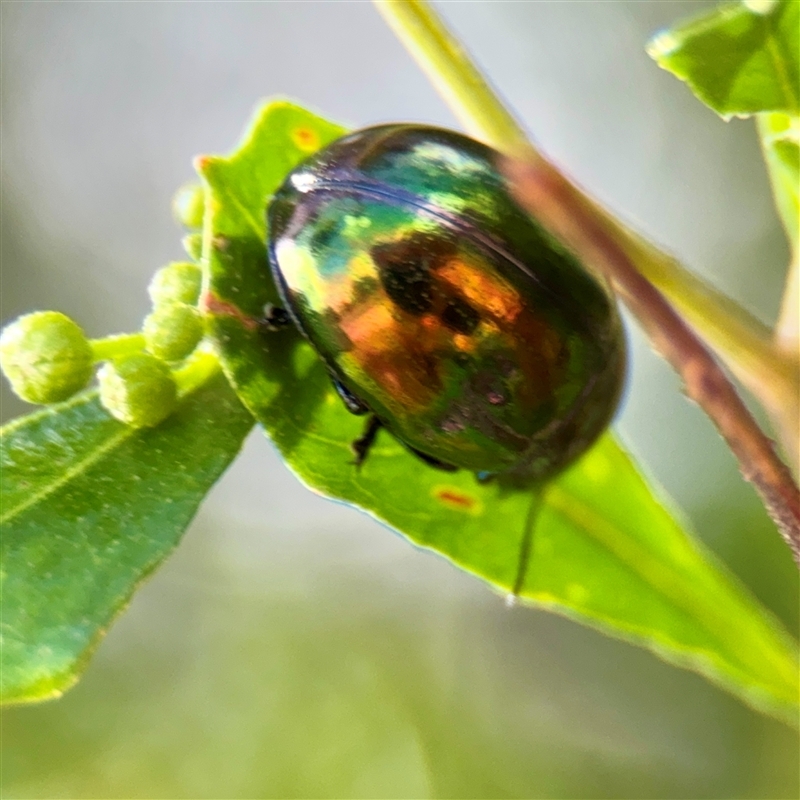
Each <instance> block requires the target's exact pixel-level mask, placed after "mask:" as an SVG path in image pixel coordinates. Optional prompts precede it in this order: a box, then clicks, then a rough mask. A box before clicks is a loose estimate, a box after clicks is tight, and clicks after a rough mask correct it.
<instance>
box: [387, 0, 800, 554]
mask: <svg viewBox="0 0 800 800" xmlns="http://www.w3.org/2000/svg"><path fill="white" fill-rule="evenodd" d="M374 2H375V4H376V6H377V8H378V10H379V11H380V12H381V13H382V14H383V16H384V18H385V19H386V21H387V22H388V23H389V25H390V26H391V27H392V28H393V30H394V31H395V33H396V34H397V35H398V37H399V38H400V39H401V41H402V42H403V43H404V44H405V45H406V47H407V48H408V49H409V50H410V51H411V54H412V55H413V56H414V57H415V58H416V60H417V61H418V62H419V64H420V66H421V67H422V69H423V70H424V71H425V72H426V73H427V74H428V76H429V77H430V78H431V80H432V81H433V83H434V84H435V85H436V86H437V88H439V90H440V92H441V93H442V95H443V96H444V99H445V100H446V101H447V102H448V104H449V105H450V106H451V108H452V109H453V111H454V112H455V113H456V115H457V116H458V117H459V118H460V119H461V121H462V122H463V123H464V124H465V126H466V127H467V128H468V130H469V131H470V132H471V133H473V134H474V135H477V136H478V137H479V138H482V139H484V140H485V141H487V143H488V144H490V145H492V146H493V147H495V148H496V149H498V150H500V151H501V152H503V153H505V154H506V155H507V156H509V158H508V159H506V163H505V165H504V168H505V171H506V174H507V176H508V177H509V180H510V182H511V184H512V188H513V189H514V191H515V193H516V196H517V199H518V200H519V201H520V202H521V203H522V205H523V206H524V207H525V208H526V209H527V210H528V211H529V212H530V213H531V214H532V215H533V216H535V217H536V219H538V220H539V221H541V222H542V223H543V224H544V225H545V227H547V228H549V229H550V230H551V231H553V232H554V233H555V234H556V235H557V236H558V237H559V238H560V239H561V240H562V241H564V242H565V244H567V246H569V247H571V248H573V250H575V252H576V253H577V254H578V256H579V257H582V258H583V259H584V261H585V263H587V264H589V265H591V266H593V267H594V268H596V269H598V270H599V271H600V272H601V273H603V274H604V275H605V276H606V277H607V278H608V279H609V280H611V281H612V282H613V284H614V286H615V288H616V289H617V290H618V291H620V292H621V294H622V295H623V297H624V299H625V302H626V304H627V305H628V306H629V308H630V309H631V310H632V311H633V313H634V314H635V315H636V316H637V318H638V319H639V322H640V324H641V325H642V327H643V328H644V330H645V331H646V332H647V334H648V336H649V337H650V339H651V340H652V341H653V343H654V345H655V346H656V348H657V349H658V350H659V351H660V352H661V353H662V355H664V357H665V358H666V359H667V360H668V361H669V362H670V364H672V366H673V367H674V368H675V370H676V371H677V372H678V373H679V374H680V375H681V376H682V378H683V380H684V382H685V385H686V391H687V394H689V396H690V397H692V398H693V399H694V400H696V401H697V402H698V403H699V404H700V405H701V406H702V408H703V409H704V410H705V411H706V413H707V414H708V415H709V416H710V417H711V419H712V421H713V422H714V424H715V425H716V426H717V429H718V430H719V431H720V433H721V434H722V435H723V437H724V438H725V440H726V442H727V443H728V445H729V446H730V448H731V449H732V451H733V452H734V454H735V455H736V457H737V458H738V460H739V463H740V466H741V469H742V473H743V474H744V476H745V478H746V479H748V480H750V481H751V482H752V483H753V484H754V485H755V487H756V489H757V490H758V492H759V494H760V495H761V497H762V500H763V502H764V505H765V506H766V508H767V510H768V511H769V513H770V515H771V516H772V517H773V519H774V520H775V522H776V524H777V525H778V528H779V530H780V531H781V534H782V535H783V536H784V538H785V539H786V541H787V543H788V544H789V546H790V548H791V549H792V552H793V554H794V556H795V559H796V560H797V561H798V564H799V565H800V491H798V488H797V486H796V485H795V484H794V482H793V480H792V476H791V473H790V471H789V470H788V469H787V467H786V466H785V464H783V463H782V462H781V460H780V458H778V456H777V455H776V454H775V451H774V449H773V446H772V443H771V442H770V441H769V439H768V438H767V437H766V436H765V435H764V433H763V432H762V431H761V430H760V428H759V427H758V425H757V423H756V422H755V420H754V419H753V417H752V416H751V415H750V413H749V411H748V410H747V407H746V406H745V405H744V403H743V402H742V401H741V399H740V398H739V396H738V395H737V394H736V390H735V389H734V387H733V385H732V384H731V383H730V381H729V380H728V378H727V377H726V375H725V373H724V372H723V371H722V369H721V368H720V367H719V365H718V364H717V363H716V361H715V360H714V358H713V357H712V356H711V354H710V353H709V352H708V351H707V350H706V348H705V347H704V346H703V344H702V343H701V342H700V341H699V340H698V338H697V337H696V336H695V335H694V333H693V332H692V330H691V329H690V328H689V327H688V325H687V323H686V322H685V321H684V319H682V318H681V316H680V315H679V314H678V313H676V311H675V310H674V309H673V308H672V306H670V304H669V303H668V302H667V301H666V300H665V298H664V296H663V295H662V294H661V291H663V292H664V295H666V296H667V297H669V298H670V299H671V300H672V301H673V302H674V303H675V305H676V306H677V307H678V308H680V310H681V311H682V312H683V313H684V314H685V315H686V318H687V320H689V321H691V323H692V324H693V325H694V326H695V327H696V328H697V330H698V331H699V332H700V333H701V334H702V335H703V336H704V338H705V339H706V340H707V341H708V342H709V343H710V344H711V345H712V346H713V347H714V348H715V350H716V351H717V352H718V353H719V354H720V356H721V357H722V358H723V359H724V360H725V361H726V363H728V364H729V365H730V367H731V368H732V369H733V370H734V371H735V372H736V374H737V375H738V376H739V377H740V378H741V379H742V380H743V381H744V382H746V384H747V385H748V386H749V387H750V388H751V390H752V391H753V392H754V393H755V394H756V396H757V397H758V398H759V399H760V400H761V401H762V402H763V403H764V405H765V406H766V407H767V408H768V409H769V410H770V411H773V412H774V411H775V409H776V408H783V407H784V406H785V404H786V400H787V397H790V396H791V394H792V393H793V391H794V389H795V386H796V381H797V376H798V369H797V362H796V361H795V359H794V358H793V357H792V356H791V355H787V354H786V353H785V352H782V351H781V350H779V349H778V348H777V347H776V346H775V344H774V342H773V340H772V335H771V333H770V332H769V330H768V329H767V328H766V327H765V326H763V325H761V324H760V323H759V322H758V321H756V320H755V319H754V318H753V317H752V316H751V315H750V314H748V313H747V312H746V311H745V310H744V309H741V308H739V307H738V306H737V305H736V304H735V303H734V302H733V301H732V300H731V299H729V298H727V297H726V296H725V295H723V294H721V293H720V292H718V291H717V290H716V289H713V288H712V287H710V286H708V285H706V284H704V283H703V282H702V281H701V280H700V279H699V278H698V277H696V276H693V275H691V274H690V273H689V272H687V271H686V270H684V269H683V268H681V267H680V266H679V265H678V264H677V262H676V261H675V260H673V259H672V258H670V257H669V256H668V255H666V254H664V253H662V252H660V251H659V250H658V249H657V248H656V247H655V246H653V245H652V244H650V243H649V242H647V241H646V240H644V239H643V238H642V237H640V236H638V235H637V234H635V233H633V232H632V231H630V230H628V229H627V228H626V227H625V226H624V225H623V224H622V223H621V222H619V221H618V220H616V219H615V218H614V217H613V216H612V215H611V214H610V213H609V212H607V211H606V210H605V209H602V208H601V207H600V206H599V205H598V204H597V203H596V202H595V201H593V200H592V199H590V198H589V197H587V196H586V195H585V194H584V193H583V192H582V191H581V190H580V189H578V188H577V187H576V186H574V185H573V184H572V183H570V181H568V180H567V179H566V178H565V177H564V176H563V175H562V174H561V173H560V172H559V171H558V170H557V169H556V168H555V167H554V166H552V165H551V164H550V163H549V162H548V161H547V160H546V159H545V158H544V157H543V156H542V154H541V153H539V152H538V151H537V150H536V149H535V148H534V147H533V146H532V145H531V144H530V143H529V142H528V141H527V137H526V136H525V133H524V131H523V129H522V128H521V126H520V125H519V124H518V123H517V122H516V120H515V119H514V117H513V116H512V115H511V114H510V113H509V112H508V111H507V109H506V108H505V107H504V105H503V103H502V102H501V101H500V99H499V98H498V97H497V95H496V94H495V93H494V92H493V91H492V90H491V88H490V86H489V84H488V82H487V81H486V80H485V79H484V78H483V77H482V76H481V73H480V71H479V70H478V68H477V67H476V66H475V64H474V63H473V62H472V61H471V59H470V58H469V56H468V55H467V53H466V51H465V50H464V48H463V47H462V46H461V45H460V44H459V42H458V41H457V40H456V39H455V38H454V37H453V36H452V35H451V34H450V33H449V32H448V31H447V29H446V28H445V26H444V25H443V23H442V22H441V20H440V19H439V18H438V16H437V15H436V13H435V12H434V11H433V9H432V8H431V7H430V5H428V4H427V3H426V2H425V0H374ZM656 287H657V288H656ZM659 290H661V291H659ZM789 446H790V447H791V444H790V445H789Z"/></svg>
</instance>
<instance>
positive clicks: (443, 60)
mask: <svg viewBox="0 0 800 800" xmlns="http://www.w3.org/2000/svg"><path fill="white" fill-rule="evenodd" d="M374 2H375V6H376V7H377V9H378V11H380V13H381V14H382V15H383V18H384V19H385V20H386V22H387V24H388V25H389V27H391V28H392V30H393V31H394V32H395V33H396V34H397V37H398V38H399V39H400V40H401V41H402V42H403V44H404V45H405V46H406V47H407V48H408V50H410V51H411V54H412V55H413V56H414V59H415V60H416V62H417V63H418V64H419V65H420V66H421V67H422V69H423V70H424V71H425V74H426V75H427V76H428V78H429V79H430V80H431V82H432V83H433V84H434V85H435V86H436V88H437V89H438V90H439V92H440V93H441V94H442V95H443V96H444V99H445V101H446V102H447V104H448V105H449V106H450V108H451V109H452V110H453V111H454V112H455V114H456V115H457V116H458V118H459V119H460V120H461V122H462V123H463V124H464V125H465V126H466V128H467V129H468V130H469V131H470V132H471V133H472V134H473V135H474V136H476V137H477V138H479V139H484V140H485V141H486V142H487V144H490V145H492V146H493V147H496V148H498V149H500V150H503V151H509V150H510V151H514V150H516V149H527V148H529V147H530V144H529V142H528V136H527V134H526V133H525V130H524V129H523V127H522V126H521V125H520V124H519V122H517V120H516V119H515V117H514V115H513V114H512V113H511V112H510V111H509V110H508V109H507V108H506V107H505V106H504V105H503V103H502V102H500V100H499V98H498V96H497V93H496V92H495V91H494V90H493V89H492V87H491V86H490V85H489V82H488V81H487V80H486V78H485V77H484V76H483V75H482V74H481V72H480V70H479V69H478V68H477V66H476V65H475V63H474V62H473V61H472V59H471V58H470V57H469V54H468V53H467V52H466V50H464V48H463V47H462V46H461V43H460V42H459V41H458V39H456V38H455V37H454V36H453V35H452V34H451V33H450V31H448V30H447V28H446V27H445V26H444V24H443V23H442V21H441V20H440V19H439V17H438V15H437V14H436V12H435V11H434V10H433V9H432V8H431V7H430V6H429V5H428V4H427V3H426V2H424V0H374Z"/></svg>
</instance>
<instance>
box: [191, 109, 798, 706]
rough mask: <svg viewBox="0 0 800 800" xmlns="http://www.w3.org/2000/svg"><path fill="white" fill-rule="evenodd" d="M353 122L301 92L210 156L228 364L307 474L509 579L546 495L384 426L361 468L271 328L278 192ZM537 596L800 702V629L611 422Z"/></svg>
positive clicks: (679, 658) (328, 404)
mask: <svg viewBox="0 0 800 800" xmlns="http://www.w3.org/2000/svg"><path fill="white" fill-rule="evenodd" d="M341 132H342V129H341V128H338V127H336V126H333V125H331V124H330V123H328V122H326V121H324V120H321V119H320V118H318V117H316V116H314V115H313V114H311V113H310V112H307V111H305V110H303V109H302V108H299V107H296V106H292V105H290V104H288V103H284V102H281V103H273V104H268V105H266V106H265V107H264V108H263V109H262V110H261V111H260V112H259V113H258V114H257V116H256V118H255V120H254V122H253V124H252V127H251V128H250V130H249V132H248V133H247V135H246V137H245V139H244V141H243V143H242V145H241V147H240V148H239V149H238V150H237V151H236V152H235V153H234V154H233V155H232V156H230V157H229V158H219V157H213V158H211V157H209V158H204V159H201V160H200V161H199V162H198V166H199V169H200V173H201V176H202V177H203V178H204V180H205V181H206V185H207V187H208V191H209V195H208V197H209V198H210V206H209V209H210V213H209V214H208V215H207V217H206V225H207V227H206V230H205V239H204V241H205V250H204V257H203V261H204V267H205V269H206V271H207V278H206V280H207V286H208V289H207V291H206V293H205V294H204V297H203V299H202V302H203V303H204V304H205V305H206V307H207V308H208V309H209V310H210V312H211V314H212V330H213V334H212V335H213V336H214V337H215V338H216V341H217V343H218V345H219V348H220V350H221V358H222V362H223V368H224V369H225V371H226V374H227V375H228V377H229V378H230V380H231V382H232V384H233V385H234V387H235V388H236V390H237V392H238V393H239V396H240V397H241V398H242V400H243V402H244V403H245V404H246V405H247V406H248V408H249V409H250V411H251V412H252V413H253V414H254V415H255V416H256V418H257V419H258V420H259V421H260V422H261V423H262V424H263V425H264V427H265V429H266V431H267V433H268V435H269V436H270V437H271V438H272V440H273V441H274V442H275V444H276V445H277V447H278V448H279V449H280V451H281V453H282V454H283V456H284V458H285V459H286V461H287V462H288V464H289V465H290V466H291V468H292V469H293V470H294V471H295V473H296V474H297V475H298V477H299V478H300V479H301V480H302V481H304V482H305V483H306V484H307V485H308V486H309V487H311V488H312V489H313V490H315V491H317V492H321V493H323V494H326V495H329V496H331V497H335V498H339V499H342V500H345V501H347V502H349V503H353V504H355V505H357V506H360V507H361V508H363V509H365V510H367V511H368V512H369V513H371V514H373V515H374V516H375V517H377V518H378V519H380V520H382V521H384V522H386V523H387V524H388V525H390V526H391V527H393V528H395V529H397V530H398V531H401V532H402V533H403V534H404V535H405V536H406V537H407V538H408V539H409V540H411V541H412V542H413V543H415V544H417V545H419V546H421V547H425V548H429V549H431V550H434V551H435V552H437V553H440V554H441V555H443V556H445V557H447V558H448V559H450V560H451V561H452V562H453V563H455V564H457V565H458V566H460V567H461V568H463V569H465V570H467V571H469V572H472V573H474V574H475V575H478V576H479V577H481V578H483V579H484V580H486V581H488V582H489V583H490V584H492V585H493V586H494V587H496V588H497V589H499V590H500V591H502V592H508V591H509V590H510V588H511V586H512V585H513V582H514V579H515V577H516V573H517V568H518V563H519V553H520V546H521V542H522V537H523V529H524V526H525V519H526V515H527V514H528V509H529V507H530V504H531V496H530V494H529V493H527V492H524V491H512V490H509V489H507V488H506V489H504V488H503V487H501V486H499V485H497V484H492V483H488V484H480V483H478V482H477V481H476V479H475V477H474V476H473V475H471V474H469V473H466V472H463V471H461V472H457V473H447V474H446V473H442V472H439V471H436V470H433V469H430V468H427V467H425V466H423V465H422V464H421V463H420V462H419V460H417V459H416V458H415V457H413V456H412V455H410V454H409V452H408V451H407V450H406V449H405V448H403V447H402V446H401V445H400V444H399V443H397V442H396V441H395V440H393V439H392V437H391V436H389V435H388V434H386V433H385V432H384V433H382V434H381V435H380V436H379V439H378V443H377V446H376V447H375V449H374V450H373V451H371V453H370V458H369V459H368V460H367V462H366V463H365V464H364V466H363V467H362V468H361V470H360V471H357V470H356V469H355V468H354V467H353V466H352V463H351V462H352V453H351V451H350V447H349V446H350V442H351V441H352V440H353V439H354V438H356V437H357V436H358V435H359V433H360V432H361V428H362V426H363V420H362V419H359V418H355V417H353V416H352V415H350V414H348V413H347V412H346V411H345V409H344V407H343V404H342V402H341V400H340V399H339V397H338V396H337V395H336V393H335V392H334V390H333V389H332V387H331V384H330V380H329V378H328V375H327V372H326V369H325V367H324V366H323V364H322V363H321V361H320V359H319V358H318V357H317V356H316V354H315V353H314V352H313V351H312V350H311V348H310V347H309V346H308V345H307V344H306V343H305V341H304V340H303V339H302V338H301V337H300V336H299V334H298V333H297V332H296V331H294V330H287V331H281V332H276V333H266V334H265V333H262V332H260V331H259V326H258V324H257V319H258V318H259V317H260V316H261V315H262V313H263V307H264V304H265V303H269V302H275V301H276V300H277V293H276V290H275V287H274V285H273V283H272V280H271V277H270V272H269V268H268V263H267V260H266V251H265V246H264V236H265V230H264V208H265V205H266V203H267V200H268V198H269V196H270V194H271V193H273V192H274V191H275V189H276V188H277V186H278V185H279V184H280V183H281V182H282V180H283V178H284V177H285V175H286V172H287V171H288V170H289V169H291V168H292V167H293V166H294V165H295V164H297V163H298V162H299V161H300V160H302V158H303V157H304V156H305V154H306V152H307V150H303V149H302V148H300V147H298V146H297V142H298V141H300V142H306V141H309V140H316V142H317V143H318V144H319V145H322V144H324V143H326V142H328V141H329V140H331V139H333V138H335V137H337V136H338V135H339V134H340V133H341ZM521 595H522V598H523V599H524V600H525V601H529V602H531V603H534V604H536V605H539V606H541V607H546V608H549V609H551V610H553V611H557V612H558V613H561V614H565V615H567V616H570V617H572V618H574V619H576V620H579V621H581V622H583V623H585V624H589V625H592V626H594V627H597V628H600V629H602V630H604V631H606V632H607V633H609V634H611V635H614V636H617V637H620V638H624V639H627V640H629V641H632V642H635V643H637V644H640V645H643V646H646V647H649V648H650V649H651V650H653V651H655V652H656V653H657V654H658V655H660V656H661V657H662V658H664V659H666V660H668V661H671V662H673V663H675V664H679V665H681V666H684V667H688V668H690V669H693V670H696V671H697V672H700V673H701V674H703V675H705V676H706V677H708V678H710V679H711V680H713V681H716V682H717V683H719V684H721V685H722V686H724V687H726V688H727V689H729V690H730V691H732V692H734V693H735V694H737V695H738V696H739V697H741V698H742V699H744V700H746V701H747V702H749V703H751V704H753V705H754V706H757V707H759V708H761V709H764V710H767V711H768V712H769V713H772V714H774V715H776V716H779V717H781V718H784V719H787V720H795V721H796V718H797V702H798V677H797V662H796V659H797V648H796V644H795V643H794V642H793V641H792V640H791V638H790V637H789V636H788V635H787V634H786V633H785V632H784V631H783V630H782V629H781V628H780V627H779V626H778V624H777V623H776V622H775V620H774V619H773V618H772V617H771V616H770V615H769V613H768V612H767V611H765V610H764V609H763V608H762V607H761V606H760V605H759V604H758V603H757V601H756V600H755V599H754V598H753V597H751V596H750V595H749V594H748V593H747V592H746V591H745V589H744V588H743V587H741V586H740V585H739V584H738V583H737V582H736V580H735V579H733V578H732V577H731V576H730V575H729V574H727V573H726V572H725V570H724V569H723V568H722V567H721V566H720V565H719V564H717V563H716V562H715V561H714V559H713V558H712V556H711V555H710V554H709V553H707V552H705V551H704V550H703V549H702V547H701V546H700V545H699V544H698V543H697V542H695V541H694V540H692V539H691V538H690V537H689V536H688V535H687V534H686V532H685V531H684V530H683V529H682V527H681V525H680V524H679V523H678V522H677V521H676V520H675V518H674V517H673V516H672V515H671V514H670V513H669V512H668V511H667V509H666V508H665V507H664V506H663V505H662V504H661V502H659V500H658V499H657V498H656V497H655V496H654V494H653V492H652V491H651V490H650V488H648V486H647V484H646V482H645V481H644V479H643V478H642V476H641V475H640V473H639V472H638V471H637V469H636V467H635V466H634V464H633V462H632V461H631V459H630V457H629V456H628V455H627V454H626V453H625V452H624V451H623V450H622V448H621V447H620V446H619V445H618V444H617V443H616V442H615V441H614V439H613V437H612V436H610V435H607V436H605V437H604V438H603V439H602V440H601V441H600V442H599V443H598V445H597V446H596V447H595V448H593V450H592V451H591V453H589V454H588V455H587V456H586V457H584V458H583V459H582V460H581V461H580V462H579V463H578V464H576V465H575V466H574V467H572V468H571V469H570V470H569V471H568V472H566V473H565V474H564V475H562V476H561V477H560V478H559V479H558V480H556V481H555V482H554V483H553V484H551V486H550V487H549V489H548V490H547V493H546V496H545V498H544V505H543V509H542V511H541V516H540V518H539V521H538V524H537V529H536V535H535V538H534V548H533V554H532V558H531V561H530V568H529V570H528V573H527V576H526V580H525V582H524V586H523V588H522V592H521Z"/></svg>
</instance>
